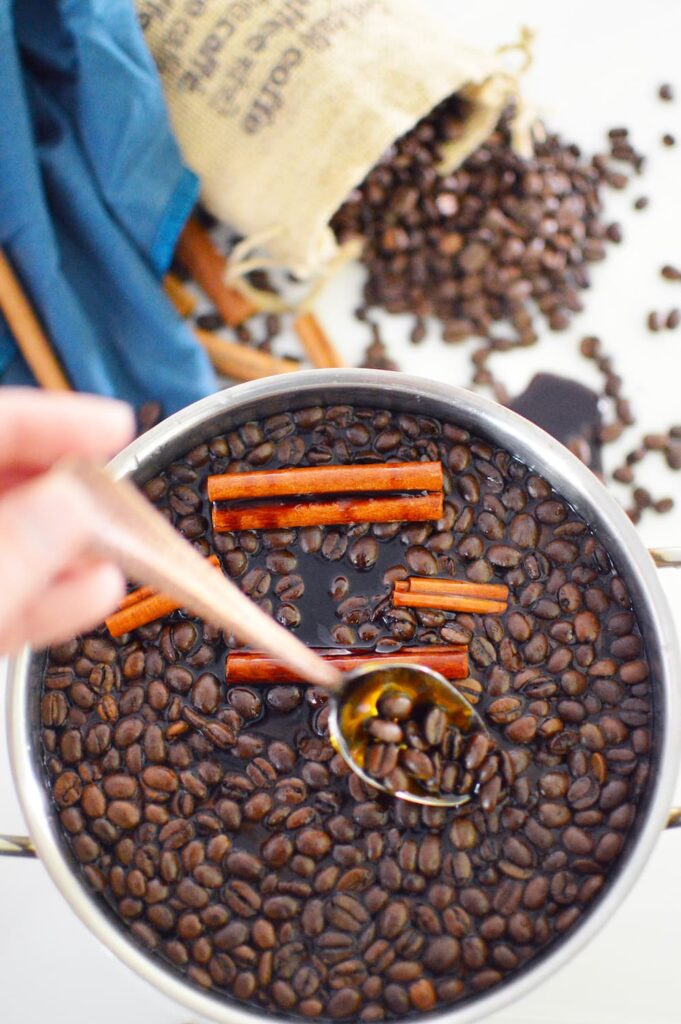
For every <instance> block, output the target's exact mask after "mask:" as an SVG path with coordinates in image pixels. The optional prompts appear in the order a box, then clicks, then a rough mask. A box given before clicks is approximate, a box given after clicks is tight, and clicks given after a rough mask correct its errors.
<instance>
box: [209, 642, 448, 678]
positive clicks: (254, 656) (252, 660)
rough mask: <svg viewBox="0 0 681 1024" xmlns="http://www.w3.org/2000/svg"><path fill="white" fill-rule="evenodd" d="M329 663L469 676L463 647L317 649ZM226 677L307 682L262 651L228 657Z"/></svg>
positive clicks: (343, 667) (344, 667) (346, 667)
mask: <svg viewBox="0 0 681 1024" xmlns="http://www.w3.org/2000/svg"><path fill="white" fill-rule="evenodd" d="M315 653H317V654H319V655H320V656H321V657H323V658H324V659H325V660H328V661H331V662H333V664H334V666H335V667H336V668H337V669H339V671H341V672H351V671H352V670H353V669H354V668H357V667H358V666H359V665H363V664H365V663H366V662H367V661H372V662H373V661H376V662H380V664H381V665H390V664H395V663H396V662H407V663H408V664H410V665H422V666H423V667H424V668H430V669H433V670H434V671H435V672H439V673H440V675H443V676H444V677H445V679H465V678H466V677H467V675H468V648H467V647H464V646H463V645H461V644H452V645H451V646H444V645H443V646H430V647H406V648H404V649H403V650H402V651H399V652H397V653H396V654H375V653H374V652H373V651H362V652H358V653H355V654H346V653H343V654H337V653H335V652H334V651H333V649H331V650H328V649H327V650H323V649H322V650H317V651H316V652H315ZM225 678H226V681H227V683H228V684H229V685H231V684H233V685H236V684H239V683H298V682H305V680H304V679H301V677H300V676H298V675H296V673H295V672H293V671H292V670H291V669H289V668H287V667H285V666H284V665H281V664H280V662H278V661H277V660H276V659H275V658H270V656H269V655H267V654H260V653H259V652H258V651H247V652H243V651H233V652H232V653H231V654H228V655H227V659H226V662H225Z"/></svg>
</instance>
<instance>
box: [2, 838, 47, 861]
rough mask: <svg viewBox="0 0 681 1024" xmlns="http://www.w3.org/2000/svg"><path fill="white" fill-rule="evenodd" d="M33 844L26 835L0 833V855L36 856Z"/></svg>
mask: <svg viewBox="0 0 681 1024" xmlns="http://www.w3.org/2000/svg"><path fill="white" fill-rule="evenodd" d="M37 856H38V855H37V853H36V852H35V846H34V845H33V843H32V842H31V840H30V839H29V838H28V836H6V835H1V834H0V857H37Z"/></svg>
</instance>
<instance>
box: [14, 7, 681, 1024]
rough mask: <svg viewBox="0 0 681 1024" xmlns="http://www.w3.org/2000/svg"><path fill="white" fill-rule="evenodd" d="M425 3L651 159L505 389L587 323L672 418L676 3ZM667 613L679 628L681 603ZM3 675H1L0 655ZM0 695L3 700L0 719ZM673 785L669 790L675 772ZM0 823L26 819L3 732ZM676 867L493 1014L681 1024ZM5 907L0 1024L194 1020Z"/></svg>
mask: <svg viewBox="0 0 681 1024" xmlns="http://www.w3.org/2000/svg"><path fill="white" fill-rule="evenodd" d="M426 2H429V3H430V5H431V6H432V7H434V8H437V9H441V10H442V11H443V13H444V14H445V16H446V17H449V18H455V19H456V21H457V23H458V26H459V28H460V32H461V35H462V37H463V38H465V39H466V40H467V41H468V42H471V43H479V44H482V45H488V46H494V45H498V44H500V43H503V42H508V41H511V40H513V39H514V38H516V37H517V33H518V28H519V26H520V25H521V24H528V25H530V26H531V27H533V28H536V29H537V30H538V38H537V42H536V56H535V61H534V65H533V67H532V69H531V70H530V72H529V73H528V75H527V80H526V93H527V95H528V97H529V99H530V100H532V101H533V102H534V103H536V104H537V105H538V106H539V108H540V109H541V111H542V113H543V115H544V116H545V118H546V121H547V123H548V124H549V126H551V127H553V128H555V129H557V130H560V131H561V133H562V134H563V135H564V136H565V137H566V138H568V139H570V140H574V141H576V142H578V143H579V144H581V145H583V147H584V149H585V151H587V152H594V151H597V150H599V149H600V148H601V147H602V146H603V144H604V134H605V130H606V129H607V128H609V127H613V126H618V125H625V126H627V127H629V128H630V129H631V131H632V137H633V141H634V143H635V145H636V146H637V147H638V148H639V149H641V150H642V151H643V152H645V153H646V154H648V155H649V159H648V162H647V167H646V171H645V174H644V175H643V176H642V178H641V179H639V180H636V181H634V182H633V183H632V185H631V186H630V187H629V189H627V191H626V192H625V193H623V194H613V195H612V196H611V197H610V199H609V200H608V202H609V206H608V210H609V213H612V217H613V219H619V220H620V221H621V222H622V224H623V226H624V233H625V240H624V243H623V244H622V245H621V246H620V247H619V248H618V247H614V246H613V247H612V248H611V250H610V255H609V257H608V260H607V261H606V263H605V264H603V265H602V266H599V267H598V268H597V270H596V272H595V274H594V282H595V283H594V288H593V289H592V291H591V292H590V293H588V294H586V296H585V298H586V311H585V312H584V313H583V314H582V315H581V316H580V317H579V318H578V319H577V320H576V321H575V324H574V328H573V329H571V330H570V331H569V332H565V333H562V334H554V335H548V334H546V335H545V336H544V337H543V338H542V341H541V343H540V344H539V345H538V346H536V347H535V348H534V349H531V350H524V351H522V350H521V351H520V352H519V353H514V354H512V355H503V356H498V357H496V359H497V362H496V364H495V365H493V369H495V370H496V371H497V372H499V373H500V374H503V375H504V379H505V380H506V381H507V383H508V385H509V388H510V390H511V391H512V392H515V391H519V390H521V389H522V388H523V387H524V386H525V383H526V382H527V381H528V380H529V378H530V376H531V375H532V374H533V373H534V372H535V371H537V370H551V371H554V372H561V371H562V372H565V373H567V374H571V375H572V376H575V377H577V378H578V379H580V380H583V381H584V382H586V383H593V384H595V385H598V382H599V381H598V377H597V376H596V375H595V374H594V375H593V376H591V369H592V368H591V366H590V365H589V364H587V363H585V361H584V360H580V358H579V356H578V352H577V346H578V339H579V338H580V337H581V336H582V335H584V334H592V333H596V334H599V335H601V337H602V339H603V341H604V344H605V347H606V348H607V349H608V350H609V351H610V352H611V353H612V354H613V356H615V358H616V363H617V367H618V369H619V372H620V373H621V374H622V376H623V377H624V380H625V387H626V391H627V394H629V395H630V396H631V397H632V399H633V402H634V405H635V409H636V412H637V414H638V416H639V422H640V428H643V429H644V430H646V431H655V430H658V429H661V428H664V427H666V426H668V425H669V424H670V423H673V422H677V423H678V422H681V402H680V401H679V380H680V377H681V329H679V330H678V331H676V332H667V333H665V334H661V335H651V334H649V333H648V332H647V330H646V329H645V326H644V322H645V317H646V315H647V313H648V312H649V311H650V310H651V309H664V310H668V309H670V308H671V307H672V306H673V305H678V306H681V284H671V283H669V282H664V281H662V280H661V279H660V277H659V268H660V267H661V266H662V264H663V263H674V264H676V265H681V199H680V198H679V197H680V195H681V3H679V2H678V0H647V2H646V3H641V2H638V3H631V2H626V0H624V2H619V3H615V2H614V0H601V2H600V3H597V2H594V0H591V2H585V0H570V2H568V3H547V2H543V3H542V2H529V0H516V2H515V3H509V2H504V0H471V2H469V3H466V4H462V3H456V4H455V3H454V2H453V0H426ZM416 44H417V41H416V40H415V45H416ZM663 81H670V82H672V83H674V84H675V86H676V91H677V94H678V97H679V98H678V100H677V101H676V103H662V102H660V101H659V100H658V99H657V95H656V94H657V87H658V86H659V84H660V83H661V82H663ZM667 131H670V132H672V133H673V134H675V135H676V136H677V138H678V139H679V145H678V146H677V147H676V148H675V149H667V148H665V147H663V146H662V145H661V144H660V137H661V136H662V134H664V133H665V132H667ZM642 194H645V195H648V196H649V197H650V199H651V204H650V207H649V208H648V209H647V210H646V211H643V212H634V211H633V210H632V209H631V205H632V202H633V199H634V198H636V196H638V195H642ZM359 282H360V275H359V272H357V271H353V270H349V271H347V272H346V273H345V274H344V275H343V276H342V277H341V278H339V279H338V280H337V281H335V282H334V283H333V285H332V286H331V287H330V288H329V289H328V290H327V293H326V294H325V296H324V297H323V301H322V303H321V305H320V312H321V315H322V317H323V320H324V322H325V324H326V326H327V328H328V329H329V330H330V331H331V333H332V334H333V337H334V339H335V341H336V343H337V344H338V345H339V347H340V348H341V350H342V351H343V353H344V355H345V357H346V358H347V360H348V362H349V363H353V362H355V361H357V360H358V359H359V357H360V353H361V351H362V349H363V347H364V344H365V342H366V339H365V335H364V332H363V330H362V329H361V327H360V326H359V325H357V324H356V323H355V322H354V321H353V319H352V316H351V315H350V312H349V311H351V310H352V308H353V307H354V305H355V300H354V295H353V293H356V290H357V289H358V287H359ZM406 324H407V321H402V320H400V319H399V318H392V319H390V320H387V321H386V328H385V330H386V335H387V336H388V337H389V338H391V339H392V343H393V346H394V352H395V355H396V357H397V358H398V359H399V361H400V363H401V365H402V367H403V369H405V370H407V371H409V372H412V373H419V374H422V375H425V376H429V377H434V378H437V379H440V380H445V381H448V382H450V383H466V382H467V381H468V375H469V370H468V363H467V354H468V353H469V352H470V345H462V346H458V347H451V346H450V347H445V346H444V345H442V343H441V342H440V341H439V339H438V338H437V337H436V336H435V335H434V336H433V337H432V338H429V339H428V340H427V341H426V343H425V344H423V345H421V346H420V347H418V348H414V347H410V346H409V345H408V344H407V343H405V341H404V337H405V335H406V333H407V330H408V328H407V326H406ZM291 346H292V342H287V343H286V347H288V348H289V350H291ZM501 360H503V363H502V362H501ZM640 428H633V429H631V430H630V431H628V432H627V434H625V437H624V438H623V439H622V441H621V443H620V446H619V448H620V454H621V453H622V452H625V451H627V450H629V448H630V447H633V445H634V444H635V442H636V439H637V437H638V431H639V429H640ZM617 454H618V451H617V448H615V450H614V454H613V452H612V451H611V452H610V454H609V456H608V458H609V461H610V465H611V466H612V465H615V464H616V463H614V462H613V458H614V457H615V456H616V455H617ZM656 459H657V457H651V458H650V459H649V460H648V463H647V464H646V468H645V471H644V476H645V479H646V483H647V484H648V485H649V486H650V487H651V488H652V489H653V491H654V493H655V494H656V495H657V496H661V495H662V494H672V495H673V496H674V497H675V498H676V499H677V502H678V503H679V506H678V508H677V509H676V510H675V511H674V512H673V513H672V514H671V515H669V516H666V517H659V518H658V517H656V516H652V515H651V516H650V517H649V518H645V519H644V521H643V522H642V524H641V527H640V529H641V534H642V536H643V539H644V541H645V542H646V543H647V544H649V545H652V544H674V543H676V544H681V473H680V474H677V475H676V476H674V475H673V474H670V473H669V472H666V473H665V471H664V470H663V468H662V466H661V464H658V463H656ZM664 585H665V589H666V590H667V593H668V595H669V598H670V601H671V603H672V607H675V608H677V609H678V608H679V607H681V605H680V602H681V573H680V574H679V575H678V576H677V577H675V576H674V573H673V571H672V570H668V571H667V574H666V575H665V577H664ZM677 621H678V623H679V627H680V628H681V612H679V613H678V614H677ZM0 688H2V689H4V688H5V679H4V675H3V672H2V666H1V665H0ZM1 707H2V702H0V719H1V718H2V715H3V710H1ZM2 735H3V734H2V733H0V737H2ZM678 798H679V802H680V803H681V780H680V781H679V786H678ZM0 830H2V831H5V832H16V833H20V832H22V831H23V823H22V819H21V814H20V812H19V808H18V805H17V802H16V799H15V797H14V794H13V789H12V783H11V780H10V775H9V765H8V761H7V755H6V745H5V742H4V739H0ZM680 864H681V830H679V831H677V832H676V833H674V832H671V833H667V834H666V835H662V836H661V837H660V841H659V844H658V847H657V849H656V851H655V853H654V854H653V856H652V858H651V860H650V862H649V864H648V866H647V869H646V871H645V872H644V874H643V876H642V878H641V879H640V880H639V882H638V883H637V885H636V886H635V888H634V890H633V892H632V893H631V894H630V896H629V898H628V899H627V900H626V902H625V903H624V905H623V906H622V907H621V909H620V910H619V911H618V912H617V913H616V915H615V917H614V918H613V919H612V920H611V922H610V923H609V924H608V925H607V926H606V928H605V929H604V930H603V931H602V932H601V933H600V935H599V936H598V937H597V938H596V940H595V941H593V942H592V943H591V944H590V945H589V947H588V948H587V949H586V950H585V951H583V952H582V953H581V954H580V955H579V956H577V957H576V958H575V959H574V960H573V961H572V962H571V963H570V964H569V965H568V966H567V967H565V968H563V969H562V970H561V971H560V972H559V973H558V974H556V975H554V976H553V977H552V978H551V979H550V980H549V981H548V982H546V983H545V984H544V985H542V986H541V987H540V988H539V989H537V990H535V991H534V992H533V993H532V994H531V995H529V996H527V997H526V998H524V999H523V1000H521V1001H520V1002H518V1003H516V1004H515V1005H513V1006H511V1007H510V1008H508V1009H507V1010H505V1011H503V1012H501V1013H499V1014H497V1015H496V1016H495V1017H494V1018H490V1019H491V1020H493V1022H494V1024H535V1022H536V1024H615V1022H617V1024H644V1022H645V1024H671V1022H679V1021H681V970H680V969H679V951H680V950H681V871H679V865H680ZM0 907H1V908H2V909H1V910H0V915H1V922H2V926H1V927H0V1020H1V1021H3V1022H6V1024H29V1022H30V1024H32V1022H34V1021H39V1020H49V1021H51V1022H52V1024H119V1022H120V1021H122V1020H127V1021H130V1022H131V1024H190V1021H191V1022H192V1024H199V1022H198V1021H197V1020H196V1018H192V1017H191V1015H190V1014H188V1013H186V1012H185V1011H183V1009H182V1008H181V1007H179V1006H177V1005H176V1004H173V1003H171V1002H170V1001H168V1000H167V999H165V998H164V997H163V996H161V995H160V994H158V993H157V992H156V991H155V990H153V989H152V988H150V987H149V986H148V985H147V984H146V983H144V982H142V981H141V980H139V979H138V978H137V977H136V976H135V975H133V974H132V973H131V972H130V971H129V970H128V969H127V968H125V967H123V966H122V965H121V964H120V963H118V961H117V960H115V959H114V958H113V957H112V956H111V955H110V954H109V953H108V952H107V951H106V950H104V949H103V948H102V947H100V946H99V944H98V943H97V941H96V940H95V939H94V938H93V937H92V936H91V935H90V934H89V933H88V932H87V931H86V930H85V928H84V926H83V925H81V923H80V922H79V921H78V919H77V918H76V917H75V916H74V914H73V913H72V912H71V910H70V909H69V908H68V907H67V906H66V904H65V902H64V901H63V900H62V898H61V896H60V895H59V893H58V892H57V891H56V890H55V889H54V887H53V886H52V883H51V882H50V881H49V880H48V877H47V875H46V873H45V871H44V870H43V869H42V867H41V865H40V864H39V863H37V862H32V861H23V860H17V859H15V860H12V859H5V860H3V861H2V862H1V863H0Z"/></svg>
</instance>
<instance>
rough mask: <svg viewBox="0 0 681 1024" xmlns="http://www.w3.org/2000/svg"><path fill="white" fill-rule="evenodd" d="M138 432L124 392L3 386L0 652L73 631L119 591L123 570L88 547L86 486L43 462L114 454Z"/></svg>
mask: <svg viewBox="0 0 681 1024" xmlns="http://www.w3.org/2000/svg"><path fill="white" fill-rule="evenodd" d="M133 433H134V417H133V413H132V409H131V408H130V407H129V406H127V405H125V404H124V403H123V402H116V401H113V400H111V399H105V398H97V397H94V396H90V395H72V394H68V395H67V394H56V393H46V392H40V391H36V390H34V389H33V388H0V654H9V653H12V652H13V651H16V650H18V649H19V647H21V646H22V644H25V643H30V644H33V645H34V646H45V645H46V644H49V643H56V642H59V641H62V640H66V639H68V637H69V636H72V635H73V634H74V633H76V632H79V631H81V630H85V629H88V628H90V627H92V626H94V625H96V624H97V623H98V622H101V621H102V619H103V618H104V616H105V615H106V614H107V612H109V611H111V609H112V608H113V607H114V606H115V605H116V603H117V602H118V601H119V600H120V599H121V597H122V595H123V593H124V588H125V580H124V577H123V574H122V573H121V571H120V570H119V569H118V568H117V567H116V566H115V565H112V564H110V563H108V562H102V561H94V560H93V559H92V557H89V556H88V554H87V549H88V544H89V542H90V540H91V539H92V537H93V536H94V532H95V528H96V515H97V512H96V510H95V508H94V506H93V505H92V504H91V503H90V499H89V497H88V495H87V493H86V492H85V490H84V489H83V488H81V487H80V485H79V484H78V483H77V481H75V480H74V481H71V480H69V479H68V478H67V476H66V474H56V473H55V474H51V473H46V472H45V471H46V470H47V469H49V468H50V467H51V466H52V464H53V463H54V462H56V461H57V460H58V459H60V458H62V457H63V456H65V455H80V456H85V457H90V458H97V459H102V458H105V457H108V456H110V455H113V454H114V453H115V452H116V451H118V450H119V449H120V448H122V447H123V446H124V445H125V444H127V442H128V441H130V440H131V438H132V436H133Z"/></svg>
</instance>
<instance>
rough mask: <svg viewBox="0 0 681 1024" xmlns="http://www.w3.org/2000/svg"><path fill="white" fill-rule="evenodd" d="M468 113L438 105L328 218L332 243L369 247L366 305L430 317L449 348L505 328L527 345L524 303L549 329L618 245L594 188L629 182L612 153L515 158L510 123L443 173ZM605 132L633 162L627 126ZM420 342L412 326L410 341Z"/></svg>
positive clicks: (560, 151)
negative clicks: (357, 241) (593, 267)
mask: <svg viewBox="0 0 681 1024" xmlns="http://www.w3.org/2000/svg"><path fill="white" fill-rule="evenodd" d="M465 115H466V105H465V103H463V102H462V101H461V99H460V98H459V97H458V96H453V97H450V98H449V99H447V100H446V101H445V102H443V103H442V104H440V105H439V106H438V107H437V108H436V109H435V110H434V111H433V112H432V113H431V114H429V115H428V116H427V117H425V118H424V119H423V120H422V121H421V122H420V123H419V124H418V125H417V126H416V127H415V128H414V129H413V130H412V131H410V132H409V133H408V134H407V135H405V136H403V137H402V138H401V139H400V140H399V141H398V142H396V143H395V145H394V146H393V147H392V148H391V149H390V150H389V151H388V153H387V154H386V155H385V156H384V158H383V159H382V160H381V162H380V163H379V164H377V166H376V167H375V168H374V169H373V170H372V171H371V172H370V173H369V175H368V176H367V178H366V179H365V181H364V182H363V184H362V185H361V186H360V187H359V188H358V189H356V190H355V191H354V192H353V194H352V195H351V196H350V197H349V198H348V200H347V201H346V202H345V203H344V205H343V206H342V207H341V209H340V210H339V211H338V212H337V214H336V215H335V217H334V219H333V223H332V226H333V228H334V230H335V232H336V235H337V237H338V238H339V240H341V241H345V240H346V239H348V238H351V237H359V238H361V239H362V240H363V241H364V250H363V256H362V258H363V261H364V263H365V265H366V267H367V281H366V286H365V291H364V297H365V309H366V308H371V307H375V306H378V307H381V308H384V309H386V310H388V311H389V312H394V313H413V314H415V315H416V316H417V317H418V318H423V317H426V316H435V317H437V318H438V319H439V320H440V321H442V323H443V329H442V336H443V338H444V340H445V341H452V342H455V341H459V340H461V339H463V338H466V337H468V336H470V335H478V336H482V337H485V338H491V337H493V336H494V334H493V329H494V327H495V326H496V325H497V324H498V323H499V322H500V321H505V322H506V323H508V324H510V325H511V326H512V328H513V331H512V335H511V338H510V339H505V340H512V341H513V342H515V343H517V344H521V345H529V344H533V343H534V342H535V341H536V340H537V333H536V330H535V326H534V324H533V316H532V312H531V304H534V305H536V307H537V309H538V310H539V311H540V312H541V314H543V316H544V317H545V318H546V320H547V322H548V324H549V326H550V327H551V328H552V329H553V330H562V329H564V328H565V327H567V326H568V324H569V322H570V317H571V315H572V313H574V312H576V311H578V310H580V309H581V308H582V303H581V299H580V295H579V293H580V291H581V289H583V288H586V287H588V285H589V283H590V275H589V265H590V264H591V263H593V262H596V261H598V260H602V259H603V258H604V256H605V253H606V246H607V244H608V242H619V241H620V240H621V237H622V236H621V229H620V227H619V225H617V224H611V225H609V224H607V222H606V221H605V220H604V217H603V209H602V202H601V188H602V186H603V185H604V184H606V183H607V184H610V185H612V186H614V187H618V188H621V187H623V186H624V185H625V184H626V182H627V178H626V176H625V175H623V174H621V173H620V172H618V171H616V170H613V169H612V167H611V159H610V158H609V157H605V156H603V157H595V158H594V159H593V160H591V161H588V160H586V159H585V158H583V157H582V156H581V154H580V151H579V149H578V148H577V147H576V146H574V145H571V144H566V143H564V142H562V140H561V139H560V138H559V137H558V136H557V135H554V134H548V135H547V136H546V138H545V140H544V141H541V142H538V143H537V144H536V148H535V155H534V157H533V158H532V159H530V160H525V159H522V158H521V157H519V156H517V155H516V154H515V153H514V152H513V147H512V145H511V137H510V129H509V126H508V124H509V123H508V115H505V116H504V117H503V118H502V120H501V121H500V123H499V126H498V127H497V130H496V131H495V132H494V133H493V134H492V135H491V136H490V138H489V139H488V140H487V141H486V142H485V143H484V145H482V146H481V147H480V148H479V149H478V150H476V151H475V152H474V153H473V154H472V155H471V156H470V157H469V158H468V159H467V160H466V161H465V163H464V164H463V165H462V167H461V168H459V169H458V170H456V171H454V172H453V173H451V174H449V175H446V176H440V175H439V174H438V166H439V164H440V162H441V159H442V156H443V152H444V147H446V145H447V143H448V142H450V141H453V140H456V139H457V138H458V137H459V136H460V134H461V129H462V123H463V119H464V118H465ZM615 132H616V133H617V134H615V135H612V134H611V146H612V149H613V151H614V154H615V155H614V159H616V160H628V161H629V162H630V163H635V164H636V165H637V166H640V163H639V161H640V159H641V158H640V157H638V154H636V153H635V151H634V150H633V147H631V146H630V144H629V143H628V141H627V140H626V134H627V133H626V130H625V129H615ZM424 336H425V329H424V325H423V323H422V322H421V320H420V319H418V320H417V322H416V325H415V327H414V331H413V333H412V340H413V341H415V342H418V341H419V340H422V338H423V337H424Z"/></svg>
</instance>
